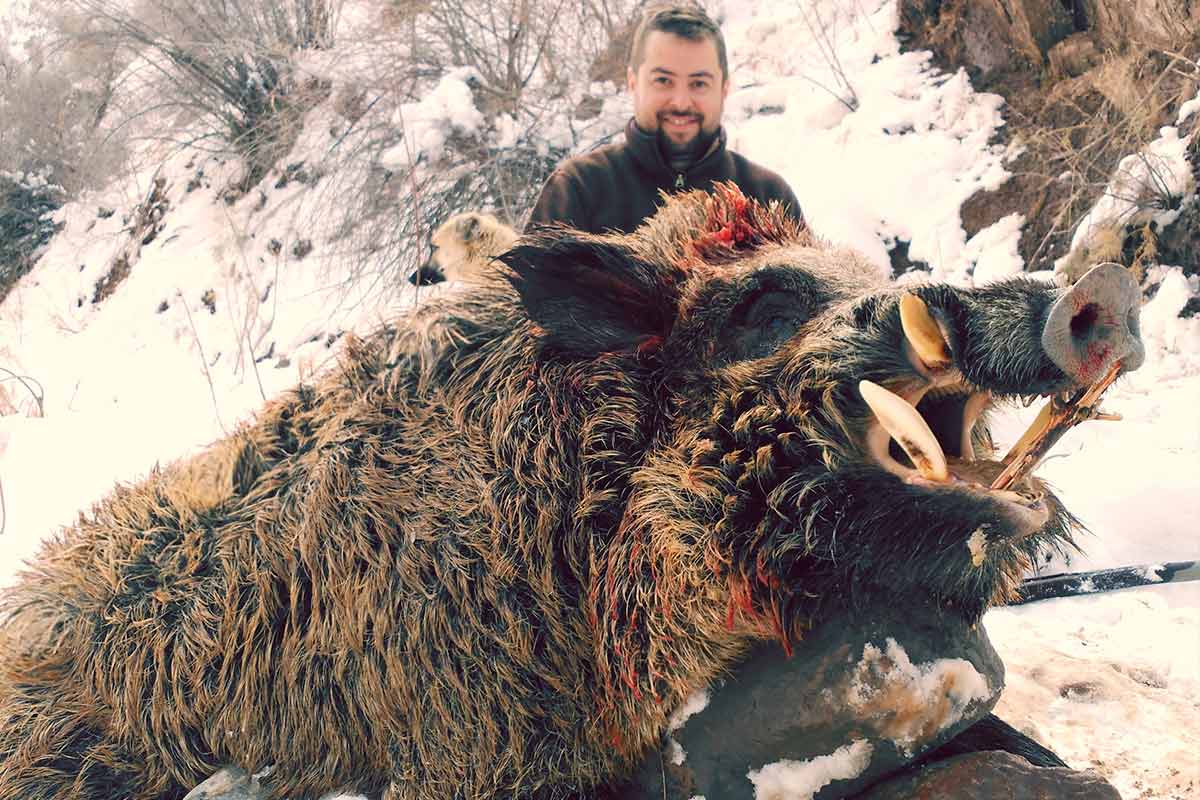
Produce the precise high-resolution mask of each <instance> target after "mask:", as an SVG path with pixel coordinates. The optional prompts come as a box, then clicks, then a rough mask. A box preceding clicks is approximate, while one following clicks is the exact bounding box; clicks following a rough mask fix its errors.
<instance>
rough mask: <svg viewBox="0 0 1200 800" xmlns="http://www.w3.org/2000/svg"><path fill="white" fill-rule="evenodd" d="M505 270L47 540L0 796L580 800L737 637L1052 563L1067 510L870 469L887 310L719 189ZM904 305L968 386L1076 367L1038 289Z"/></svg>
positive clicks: (864, 288) (864, 283)
mask: <svg viewBox="0 0 1200 800" xmlns="http://www.w3.org/2000/svg"><path fill="white" fill-rule="evenodd" d="M503 260H504V262H505V264H506V265H507V266H506V267H505V268H504V271H503V272H501V271H499V270H498V271H497V273H496V276H495V278H494V279H493V280H490V281H484V282H483V283H482V284H481V285H480V286H479V287H478V288H477V289H475V290H473V291H472V292H470V293H462V294H460V295H458V296H454V297H445V298H441V299H440V300H438V301H436V302H432V303H431V304H429V305H427V306H426V307H424V308H422V309H421V310H419V311H417V312H415V313H414V314H412V315H411V316H410V317H409V318H406V319H405V320H404V321H403V322H402V323H401V324H399V325H396V326H387V327H384V328H383V329H381V330H378V331H376V332H375V333H373V334H371V335H369V336H366V337H364V338H361V339H353V338H352V339H350V340H349V341H348V343H347V344H346V346H345V350H344V355H343V357H342V359H341V361H340V364H339V366H338V367H337V368H336V369H333V370H331V371H330V372H328V374H326V375H324V377H323V378H321V379H320V380H318V381H316V382H315V383H313V384H311V385H301V386H300V387H298V388H296V389H295V390H293V391H291V392H289V393H287V394H285V395H283V396H281V397H279V398H277V399H275V400H273V401H271V402H269V403H268V404H267V405H266V407H265V408H264V409H263V410H262V411H261V413H259V414H258V416H257V417H256V418H255V420H254V421H252V422H250V423H249V424H247V425H246V426H244V427H243V428H242V429H241V430H239V431H238V432H237V433H236V434H234V435H232V436H230V437H228V438H227V439H225V440H223V441H220V442H218V443H216V444H215V445H213V446H212V447H211V448H209V449H208V450H207V451H205V452H203V453H201V454H200V455H197V456H195V457H193V458H190V459H187V460H185V461H181V462H179V463H176V464H173V465H171V466H167V467H165V468H161V469H157V470H155V471H154V472H153V473H152V474H151V475H150V476H149V477H148V478H147V479H146V480H144V481H142V482H141V483H138V484H136V485H130V486H121V487H118V488H117V489H116V490H115V491H114V492H113V493H112V494H111V495H110V496H109V497H107V498H106V499H104V500H103V501H101V502H100V503H98V504H97V505H96V506H95V508H93V509H92V510H91V511H90V513H88V514H86V515H83V516H81V517H80V519H79V521H78V522H77V523H76V524H75V525H74V526H72V527H71V528H69V529H67V530H64V531H62V532H61V533H60V534H58V535H57V536H56V537H54V538H53V539H52V540H50V541H48V542H47V543H45V544H44V546H43V547H42V549H41V551H40V552H39V554H38V555H37V556H36V558H35V559H34V560H32V562H31V563H30V565H29V566H28V568H27V570H26V571H25V572H24V573H23V574H22V576H21V578H20V580H19V582H18V583H17V584H16V585H15V586H14V587H13V588H11V589H10V590H8V591H7V592H6V593H5V595H4V602H3V608H2V612H0V613H2V614H3V615H5V618H4V623H3V627H2V628H0V798H4V800H15V799H16V798H21V799H22V800H51V799H53V800H63V799H64V798H78V799H79V800H100V799H101V798H104V800H108V799H109V798H131V800H148V799H149V798H179V797H181V796H182V795H183V794H184V792H185V791H186V789H187V788H189V787H191V786H193V785H195V784H196V783H197V782H199V781H200V780H202V779H203V778H205V777H206V776H208V775H209V774H211V773H212V772H213V771H214V770H215V769H216V768H217V767H218V766H220V765H222V764H227V763H236V764H238V765H240V766H242V767H244V768H246V769H247V770H249V771H250V772H257V771H260V770H264V769H265V768H267V767H270V768H271V769H270V771H269V774H268V775H267V776H266V777H265V778H264V779H263V782H264V784H265V786H266V787H267V788H268V791H269V793H270V795H271V797H276V798H291V799H292V800H301V798H316V797H318V796H320V795H321V794H322V793H324V792H326V791H329V790H332V789H348V790H352V791H358V792H364V793H367V794H370V795H372V796H378V795H379V794H380V793H382V796H383V797H384V798H387V800H408V799H409V798H414V799H415V798H425V799H428V798H460V799H462V800H468V799H472V798H491V797H506V798H508V797H513V798H526V797H529V798H533V797H536V798H566V797H581V796H588V795H589V794H590V793H592V792H593V791H594V790H595V788H596V787H598V786H601V785H602V784H604V783H605V782H607V781H611V780H613V779H614V778H618V777H620V776H621V775H623V774H625V773H626V772H627V771H628V770H629V769H630V768H631V766H632V765H634V764H635V763H636V761H637V760H638V759H639V758H640V757H641V756H642V755H643V754H644V753H646V752H647V750H648V749H650V748H652V747H655V746H657V745H658V744H659V743H660V741H661V737H662V736H663V734H664V732H665V730H666V727H667V721H668V716H669V715H670V714H671V712H672V711H673V710H674V709H675V708H676V707H677V706H678V705H679V704H680V703H681V702H682V700H683V699H684V698H686V697H687V696H688V695H689V694H690V693H691V692H692V691H693V690H694V689H696V688H698V687H704V686H706V685H708V684H709V683H710V682H712V681H713V680H714V679H716V678H718V677H719V676H721V675H722V674H723V673H725V672H726V671H727V670H728V669H729V668H730V667H731V665H733V664H735V663H736V661H737V659H738V658H739V656H740V655H741V654H743V653H744V652H745V651H746V649H747V648H748V647H749V646H750V645H751V644H753V643H754V642H756V641H759V640H762V639H764V638H778V639H779V640H780V641H781V643H783V645H784V646H788V645H790V644H793V643H795V642H796V641H799V639H800V638H801V637H802V636H803V635H804V632H805V630H807V629H810V628H811V627H812V626H814V625H818V624H820V621H821V619H822V617H823V616H824V615H825V614H826V613H827V612H828V611H829V609H831V608H833V607H835V606H836V607H845V606H846V605H847V604H853V603H855V602H856V600H857V599H860V598H868V597H875V598H878V597H879V596H880V595H881V594H882V595H883V596H886V597H896V596H904V595H913V596H922V597H928V598H931V599H932V600H933V601H935V602H936V603H937V604H939V605H940V607H942V608H944V609H945V610H946V611H945V613H949V614H960V615H963V616H965V617H967V618H970V619H977V618H978V617H979V616H980V615H981V614H982V613H983V611H984V610H985V609H986V608H987V607H988V606H989V604H991V603H994V602H996V601H998V600H1001V599H1003V598H1004V597H1006V596H1007V594H1008V593H1009V592H1011V591H1012V590H1013V588H1014V586H1015V585H1016V584H1017V582H1018V579H1019V576H1020V574H1021V571H1022V570H1023V569H1024V568H1025V567H1027V566H1028V564H1029V563H1030V562H1031V561H1032V560H1033V559H1034V558H1035V557H1036V556H1037V555H1038V554H1039V553H1040V552H1041V551H1042V550H1044V549H1045V548H1047V547H1061V546H1064V545H1066V544H1068V543H1069V538H1068V533H1067V531H1068V527H1069V524H1070V519H1069V517H1068V516H1067V515H1066V513H1065V512H1064V511H1063V510H1062V509H1061V508H1060V507H1059V505H1058V504H1057V502H1055V501H1054V500H1053V498H1052V497H1049V496H1048V498H1047V501H1046V502H1047V504H1048V508H1049V512H1048V514H1047V519H1046V522H1045V524H1044V525H1040V526H1038V527H1037V528H1036V530H1029V529H1026V528H1027V527H1028V526H1026V527H1025V528H1023V527H1022V523H1021V521H1020V515H1013V514H1011V513H1009V510H1008V509H1007V508H1006V507H1005V506H1004V505H1003V504H1002V503H1000V502H999V501H997V500H996V499H995V498H993V497H991V496H989V495H988V494H987V493H985V492H981V491H968V490H965V489H955V488H946V487H930V486H924V485H920V483H919V482H917V483H913V482H907V481H904V480H901V479H900V478H898V477H896V476H894V475H893V474H890V473H888V472H886V471H884V470H883V469H881V468H880V467H879V466H878V465H877V464H875V463H874V462H872V460H871V459H870V458H868V457H867V455H866V454H865V450H864V445H863V442H862V432H863V430H864V429H865V427H866V426H867V425H868V424H869V423H868V421H869V420H870V419H871V415H870V412H869V411H868V409H867V407H866V405H865V404H864V403H863V401H862V399H861V397H860V396H859V394H858V392H857V390H856V388H855V387H856V386H857V384H858V381H859V379H861V378H869V379H871V380H873V381H875V382H876V383H879V384H884V385H895V384H897V382H902V381H906V380H908V381H911V380H915V379H917V378H918V376H917V373H916V372H915V371H914V366H913V363H912V361H911V359H910V358H909V357H907V356H906V354H905V343H904V341H905V340H904V335H903V333H902V330H901V326H900V322H899V313H898V310H897V306H898V301H899V297H900V294H901V291H900V290H899V289H897V288H895V287H892V286H890V285H888V284H887V282H886V281H885V280H884V278H883V277H882V276H881V275H880V272H879V270H878V269H877V268H876V267H875V266H873V265H871V264H869V263H867V262H866V261H865V260H864V259H862V258H861V257H860V256H858V255H856V254H855V253H853V252H850V251H847V250H840V249H835V248H832V247H829V246H826V245H824V244H822V243H820V242H819V241H816V240H814V239H813V238H812V236H811V235H810V234H809V233H808V231H806V230H802V229H799V228H798V227H796V225H795V224H794V223H793V222H791V221H790V220H789V219H788V218H787V217H786V215H785V214H783V213H782V211H781V210H780V209H779V208H778V207H775V206H771V207H769V208H764V207H761V206H759V205H758V204H756V203H754V202H752V201H748V200H746V199H744V198H743V197H742V196H741V195H740V194H739V193H738V192H737V191H736V190H735V189H734V188H733V187H732V186H723V187H721V189H720V191H718V192H717V193H716V194H715V195H705V194H701V193H690V194H686V195H683V196H680V197H677V198H673V199H671V200H669V201H668V202H667V205H666V206H665V207H664V208H663V209H662V210H661V211H660V213H658V214H657V215H656V216H655V217H654V218H653V219H651V220H650V221H649V222H648V223H647V225H646V226H644V227H643V228H642V229H640V230H639V231H637V232H635V233H633V234H630V235H604V236H596V235H588V234H582V233H578V232H573V231H567V230H556V231H547V232H543V233H539V234H537V235H533V236H529V237H526V238H524V239H522V240H521V241H520V242H519V243H518V244H517V245H516V246H515V247H514V249H512V250H511V251H509V252H508V253H507V254H505V255H504V256H503ZM911 291H914V292H916V293H917V294H919V295H920V297H921V298H923V299H924V300H925V302H926V303H927V304H928V306H929V307H930V308H932V309H935V311H936V315H937V316H938V318H939V320H941V322H942V323H943V324H944V327H945V329H946V331H947V334H948V340H949V341H948V343H949V347H950V350H951V352H952V354H953V357H954V360H955V368H956V369H958V370H960V371H961V373H962V376H963V377H964V379H965V381H967V382H968V383H969V384H970V386H972V387H973V388H975V389H977V388H980V387H982V388H985V389H988V390H990V391H992V392H994V393H995V394H996V395H1024V394H1032V393H1039V392H1048V391H1054V390H1058V389H1059V388H1061V387H1062V385H1064V384H1065V383H1066V382H1067V380H1066V378H1065V376H1064V375H1063V374H1062V373H1061V372H1060V371H1059V370H1058V369H1057V368H1056V367H1055V366H1054V365H1053V364H1052V363H1051V362H1049V361H1048V360H1047V359H1046V358H1045V356H1044V355H1042V354H1041V353H1040V350H1039V348H1038V347H1037V345H1036V343H1037V341H1038V335H1037V332H1038V330H1039V326H1040V325H1041V323H1042V321H1043V320H1044V318H1045V316H1046V309H1047V308H1048V306H1049V305H1050V303H1051V302H1052V300H1053V299H1054V296H1055V290H1053V289H1052V288H1050V287H1046V286H1044V285H1041V284H1037V283H1034V282H1031V281H1025V280H1012V281H1009V282H1005V283H1000V284H995V285H992V286H989V287H987V288H983V289H976V290H962V289H955V288H951V287H947V286H923V287H916V288H912V289H911ZM975 440H976V442H977V444H978V445H979V446H980V448H981V449H982V448H983V447H984V442H985V441H986V434H985V433H984V431H983V425H982V424H981V425H980V426H979V429H978V430H977V431H976V435H975ZM948 452H949V451H948ZM988 455H989V456H990V454H988ZM981 531H982V532H983V533H984V534H986V543H987V545H986V557H985V558H983V559H982V561H981V562H980V563H973V557H975V556H976V555H977V553H973V551H972V548H971V547H969V546H968V544H967V543H968V540H969V539H972V537H973V534H974V538H975V539H977V538H978V537H979V533H980V532H981ZM978 560H979V559H978V558H976V561H978Z"/></svg>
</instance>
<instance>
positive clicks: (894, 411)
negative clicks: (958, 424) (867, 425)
mask: <svg viewBox="0 0 1200 800" xmlns="http://www.w3.org/2000/svg"><path fill="white" fill-rule="evenodd" d="M858 391H859V393H860V394H861V395H862V398H863V400H865V401H866V403H867V405H868V406H870V407H871V410H872V411H873V412H875V418H876V419H877V420H879V424H880V425H882V426H883V429H884V430H886V431H887V432H888V433H889V434H890V435H891V437H892V438H893V439H895V440H896V443H897V444H899V445H900V446H901V447H902V448H904V452H905V453H908V457H909V458H910V459H911V460H912V463H913V466H915V467H916V468H917V471H918V472H920V473H921V475H922V476H923V477H925V478H928V479H929V480H931V481H939V482H945V481H949V480H950V471H949V470H948V469H947V468H946V454H945V453H943V452H942V446H941V445H940V444H938V440H937V437H936V436H934V435H933V431H931V430H929V425H927V424H926V422H925V420H924V419H922V418H921V415H920V413H918V412H917V410H916V409H915V408H913V406H912V404H911V403H909V402H908V401H907V400H905V399H904V398H903V397H900V396H899V395H896V394H893V393H892V392H889V391H888V390H887V389H884V388H883V387H882V386H880V385H879V384H877V383H872V382H871V381H867V380H863V381H859V382H858Z"/></svg>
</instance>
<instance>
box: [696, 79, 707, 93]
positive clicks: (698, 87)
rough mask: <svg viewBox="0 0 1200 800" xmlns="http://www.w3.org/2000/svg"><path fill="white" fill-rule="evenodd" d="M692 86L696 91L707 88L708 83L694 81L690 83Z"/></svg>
mask: <svg viewBox="0 0 1200 800" xmlns="http://www.w3.org/2000/svg"><path fill="white" fill-rule="evenodd" d="M692 88H693V89H695V90H696V91H698V92H700V91H703V90H705V89H707V88H708V83H706V82H705V81H696V82H695V83H693V84H692Z"/></svg>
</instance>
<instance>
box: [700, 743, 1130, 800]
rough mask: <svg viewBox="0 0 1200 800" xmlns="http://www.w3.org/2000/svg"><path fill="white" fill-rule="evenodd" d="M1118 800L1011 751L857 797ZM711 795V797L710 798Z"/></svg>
mask: <svg viewBox="0 0 1200 800" xmlns="http://www.w3.org/2000/svg"><path fill="white" fill-rule="evenodd" d="M926 797H929V798H934V797H944V798H954V800H1121V795H1120V794H1119V793H1118V792H1117V790H1116V789H1114V788H1113V787H1112V784H1110V783H1108V782H1107V781H1106V780H1104V778H1102V777H1100V776H1099V775H1097V774H1095V773H1093V772H1079V771H1076V770H1072V769H1067V768H1065V767H1035V766H1033V765H1032V764H1030V763H1029V762H1028V761H1026V760H1025V759H1023V758H1020V757H1019V756H1015V755H1013V754H1012V753H1001V752H996V751H993V752H986V753H968V754H966V755H960V756H954V757H953V758H948V759H946V760H944V761H936V762H934V763H932V764H929V765H927V766H925V767H923V768H921V769H916V770H913V771H910V772H906V773H904V774H903V775H900V776H897V777H895V778H892V779H890V780H887V781H884V782H883V783H881V784H879V785H877V786H875V787H872V788H871V789H869V790H868V791H866V792H863V793H862V794H860V795H858V797H857V799H856V800H917V798H926ZM710 800H711V799H710Z"/></svg>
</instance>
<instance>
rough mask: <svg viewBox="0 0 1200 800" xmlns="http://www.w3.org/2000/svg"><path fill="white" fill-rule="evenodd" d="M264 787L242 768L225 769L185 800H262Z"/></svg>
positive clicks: (193, 790)
mask: <svg viewBox="0 0 1200 800" xmlns="http://www.w3.org/2000/svg"><path fill="white" fill-rule="evenodd" d="M263 796H264V792H263V790H262V787H260V786H259V785H258V781H257V780H256V779H255V778H254V777H253V776H251V775H248V774H247V773H246V771H245V770H244V769H242V768H241V767H224V768H222V769H221V770H219V771H217V772H215V773H214V774H213V776H212V777H211V778H209V779H208V780H206V781H205V782H204V783H202V784H200V785H199V786H197V787H196V788H195V789H192V790H191V791H190V792H188V793H187V795H186V796H185V797H184V798H183V800H260V798H262V797H263Z"/></svg>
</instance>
